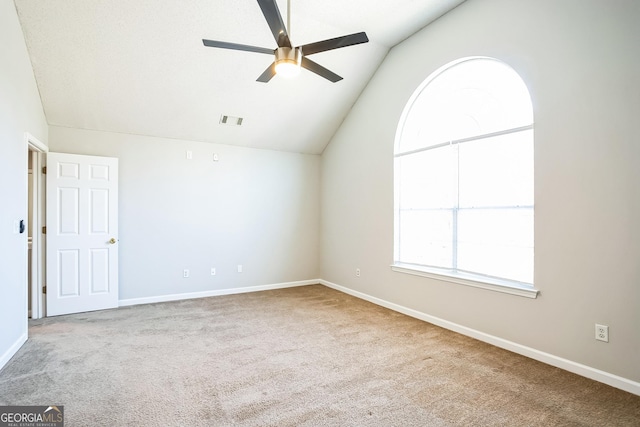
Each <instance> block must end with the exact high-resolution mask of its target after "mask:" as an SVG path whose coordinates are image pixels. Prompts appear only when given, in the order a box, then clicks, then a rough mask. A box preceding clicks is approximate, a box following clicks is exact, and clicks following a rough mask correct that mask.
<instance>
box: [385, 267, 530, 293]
mask: <svg viewBox="0 0 640 427" xmlns="http://www.w3.org/2000/svg"><path fill="white" fill-rule="evenodd" d="M391 270H393V271H397V272H398V273H405V274H413V275H414V276H422V277H428V278H430V279H436V280H443V281H445V282H450V283H457V284H458V285H465V286H471V287H474V288H480V289H487V290H490V291H495V292H502V293H505V294H511V295H517V296H519V297H526V298H537V297H538V293H539V292H540V291H539V290H537V289H535V288H534V287H533V286H527V285H525V284H521V283H519V282H514V281H512V280H503V279H498V278H493V277H488V276H487V277H484V276H479V275H476V274H464V273H457V272H456V273H454V272H444V271H440V270H436V269H433V270H432V269H429V268H427V267H421V266H417V265H413V264H401V263H396V264H393V265H391Z"/></svg>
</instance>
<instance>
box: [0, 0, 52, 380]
mask: <svg viewBox="0 0 640 427" xmlns="http://www.w3.org/2000/svg"><path fill="white" fill-rule="evenodd" d="M0 40H1V41H2V42H0V200H2V207H0V367H2V366H3V365H4V364H5V363H6V362H7V360H8V359H9V358H11V356H12V355H13V354H14V353H15V352H16V351H17V350H18V348H19V346H20V345H21V344H22V343H23V342H24V341H25V340H26V338H27V233H24V234H14V232H13V223H14V221H16V220H21V219H24V220H26V219H27V191H28V190H27V145H26V143H25V141H24V133H25V132H29V133H31V134H32V135H34V136H35V137H36V138H38V139H39V140H40V141H42V142H44V143H46V140H47V124H46V121H45V117H44V113H43V111H42V105H41V103H40V96H39V94H38V89H37V87H36V82H35V79H34V77H33V71H32V69H31V63H30V61H29V56H28V54H27V48H26V46H25V43H24V38H23V35H22V29H21V28H20V24H19V22H18V17H17V14H16V10H15V7H14V5H13V2H12V1H2V2H0Z"/></svg>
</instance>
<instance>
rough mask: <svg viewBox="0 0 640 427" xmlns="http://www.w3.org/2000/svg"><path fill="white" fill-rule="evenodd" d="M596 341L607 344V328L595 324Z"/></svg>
mask: <svg viewBox="0 0 640 427" xmlns="http://www.w3.org/2000/svg"><path fill="white" fill-rule="evenodd" d="M596 339H597V340H598V341H604V342H609V327H608V326H606V325H598V324H597V323H596Z"/></svg>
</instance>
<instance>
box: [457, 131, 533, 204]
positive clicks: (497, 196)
mask: <svg viewBox="0 0 640 427" xmlns="http://www.w3.org/2000/svg"><path fill="white" fill-rule="evenodd" d="M459 150H460V157H459V168H460V173H459V174H460V177H459V180H460V182H459V204H460V207H497V206H533V130H527V131H523V132H517V133H512V134H507V135H501V136H498V137H494V138H486V139H480V140H477V141H470V142H465V143H462V144H459Z"/></svg>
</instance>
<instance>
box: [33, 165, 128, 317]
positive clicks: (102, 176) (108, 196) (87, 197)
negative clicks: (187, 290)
mask: <svg viewBox="0 0 640 427" xmlns="http://www.w3.org/2000/svg"><path fill="white" fill-rule="evenodd" d="M46 194H47V201H46V206H47V282H46V284H47V315H48V316H55V315H59V314H68V313H78V312H83V311H93V310H102V309H106V308H114V307H117V306H118V243H117V238H118V159H115V158H111V157H96V156H81V155H76V154H64V153H48V155H47V190H46ZM112 239H113V240H112ZM113 242H115V243H113Z"/></svg>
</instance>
